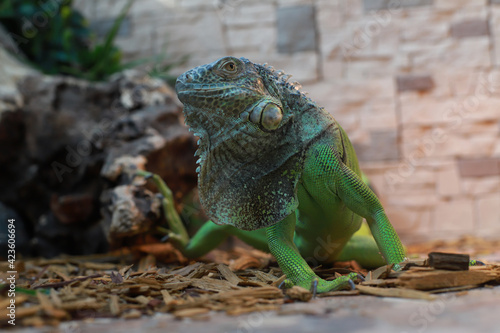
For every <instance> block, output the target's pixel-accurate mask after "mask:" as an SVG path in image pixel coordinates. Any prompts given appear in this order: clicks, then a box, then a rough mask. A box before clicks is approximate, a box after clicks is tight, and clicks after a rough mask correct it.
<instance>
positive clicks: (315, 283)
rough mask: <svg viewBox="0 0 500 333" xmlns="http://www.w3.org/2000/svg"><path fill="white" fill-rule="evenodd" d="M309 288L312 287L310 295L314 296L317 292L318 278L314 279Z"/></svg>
mask: <svg viewBox="0 0 500 333" xmlns="http://www.w3.org/2000/svg"><path fill="white" fill-rule="evenodd" d="M311 289H312V294H313V296H312V297H313V298H316V294H317V292H318V279H314V281H313V283H312V286H311Z"/></svg>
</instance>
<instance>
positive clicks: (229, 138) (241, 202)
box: [141, 57, 405, 292]
mask: <svg viewBox="0 0 500 333" xmlns="http://www.w3.org/2000/svg"><path fill="white" fill-rule="evenodd" d="M176 91H177V95H178V97H179V99H180V101H181V102H182V103H183V104H184V115H185V120H186V123H187V124H188V125H189V127H190V130H192V131H194V133H195V135H196V136H198V137H199V138H200V140H199V141H198V145H199V149H198V151H197V152H196V154H197V155H199V157H200V158H199V160H198V163H199V167H198V169H197V171H198V181H199V184H198V185H199V194H200V201H201V203H202V205H203V207H204V208H205V210H206V213H207V214H208V216H209V217H210V218H211V219H212V221H213V222H215V223H212V222H210V221H209V222H207V223H205V224H204V225H203V226H202V227H201V229H200V230H199V231H198V232H197V233H196V234H195V235H194V237H193V238H192V239H189V236H188V235H187V232H186V231H185V228H184V226H183V224H182V222H181V220H180V219H179V216H178V215H177V212H176V211H175V209H174V206H173V200H172V194H171V192H170V190H169V189H168V187H167V186H166V185H165V184H164V183H163V181H162V180H161V179H160V178H159V177H158V176H153V180H154V181H155V183H156V184H157V185H158V187H159V189H160V191H161V192H162V194H163V196H164V210H165V212H166V215H167V220H168V221H169V227H170V239H171V240H172V241H173V242H174V243H175V245H176V246H177V247H178V248H179V249H180V250H181V251H182V252H183V253H184V254H185V255H186V256H188V257H192V258H194V257H198V256H201V255H203V254H205V253H207V252H208V251H210V250H211V249H213V248H215V247H216V246H217V245H218V244H219V243H220V242H221V241H222V240H223V239H224V238H226V237H227V236H228V235H236V236H237V237H239V238H240V239H242V240H243V241H245V242H246V243H248V244H251V245H253V246H254V247H256V248H258V249H261V250H264V251H270V252H271V253H272V254H273V255H274V256H275V257H276V260H277V261H278V264H279V266H280V267H281V269H282V271H283V273H284V274H286V276H287V281H286V285H287V286H290V285H298V286H302V287H305V288H307V289H309V288H311V287H312V286H313V287H314V288H315V289H316V290H317V292H326V291H330V290H337V289H343V288H346V287H349V286H352V285H353V282H352V279H356V278H358V275H357V274H355V273H351V274H349V275H346V276H342V277H338V278H336V279H335V280H332V281H326V280H323V279H321V278H319V277H318V276H317V275H316V274H315V273H314V272H313V270H312V269H311V268H310V267H309V265H308V263H307V262H308V261H309V262H313V263H315V264H321V263H330V262H332V261H335V260H357V261H358V262H360V263H361V264H362V265H365V266H372V267H373V266H380V265H383V264H385V262H387V263H390V264H395V266H394V267H395V268H396V269H399V264H400V263H401V262H403V261H404V260H405V251H404V249H403V246H402V245H401V242H400V240H399V238H398V235H397V234H396V232H395V231H394V229H393V227H392V225H391V224H390V222H389V220H388V218H387V216H386V214H385V212H384V209H383V208H382V205H381V204H380V202H379V200H378V199H377V197H376V195H375V194H374V193H373V192H372V191H371V190H370V188H369V187H368V186H367V185H366V184H365V183H364V182H363V180H362V174H361V171H360V169H359V166H358V161H357V158H356V154H355V152H354V149H353V147H352V145H351V142H350V141H349V139H348V137H347V135H346V133H345V132H344V130H343V129H342V128H341V127H340V125H339V124H338V123H337V122H336V121H335V119H334V118H333V117H332V116H331V115H330V114H329V113H327V112H326V111H325V110H324V109H323V108H321V107H319V106H318V105H317V104H316V103H314V102H313V101H312V100H311V99H309V98H308V97H306V96H305V95H304V94H303V93H301V92H300V91H299V90H298V88H297V87H296V86H295V85H292V84H289V83H288V82H287V77H286V76H285V75H282V73H280V72H277V71H275V70H273V69H272V68H270V67H266V66H265V65H259V64H254V63H252V62H251V61H249V60H247V59H245V58H240V59H238V58H234V57H225V58H222V59H220V60H218V61H216V62H213V63H211V64H208V65H203V66H199V67H196V68H194V69H191V70H189V71H187V72H185V73H184V74H182V75H180V76H179V78H178V79H177V83H176ZM141 174H142V175H148V173H147V172H142V173H141ZM363 217H364V218H365V219H366V220H367V222H368V226H369V227H370V230H371V233H372V235H373V238H372V237H371V236H369V235H366V236H365V235H358V234H356V235H355V232H356V231H357V230H358V229H360V227H361V225H362V218H363ZM373 239H374V240H373ZM379 252H380V253H381V254H382V256H383V258H385V262H384V260H382V257H381V256H380V253H379Z"/></svg>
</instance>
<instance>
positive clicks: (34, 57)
mask: <svg viewBox="0 0 500 333" xmlns="http://www.w3.org/2000/svg"><path fill="white" fill-rule="evenodd" d="M133 1H134V0H129V1H128V2H127V4H126V5H125V7H124V8H123V10H122V12H121V13H120V15H119V16H118V17H117V19H116V20H115V22H114V24H113V26H112V28H111V29H110V31H109V32H108V34H107V35H106V37H105V38H104V40H103V41H102V42H100V43H92V38H93V34H92V32H91V30H90V29H89V27H88V24H87V21H86V20H85V18H84V17H83V16H82V15H81V14H80V13H79V12H78V11H76V10H74V9H73V8H72V0H65V1H62V0H45V1H33V0H4V1H1V2H0V23H1V24H3V25H4V26H5V28H6V30H7V31H8V32H9V33H10V36H11V37H12V38H13V39H14V41H15V42H16V44H17V45H18V48H19V49H20V50H21V51H22V53H24V55H25V56H26V58H27V59H28V60H29V62H30V63H31V64H32V65H33V66H35V67H36V68H38V69H39V70H41V71H42V72H44V73H47V74H66V75H72V76H76V77H79V78H84V79H87V80H91V81H99V80H105V79H106V78H107V77H108V76H110V75H111V74H113V73H116V72H119V71H122V70H124V69H126V68H130V67H133V66H136V65H138V64H139V63H142V62H144V60H140V61H135V62H131V63H127V64H123V63H122V54H121V52H120V50H119V49H118V48H117V47H116V46H115V45H114V40H115V38H116V35H117V33H118V30H119V28H120V25H121V24H122V22H123V20H124V18H125V17H126V15H127V13H128V10H129V9H130V7H131V5H132V3H133Z"/></svg>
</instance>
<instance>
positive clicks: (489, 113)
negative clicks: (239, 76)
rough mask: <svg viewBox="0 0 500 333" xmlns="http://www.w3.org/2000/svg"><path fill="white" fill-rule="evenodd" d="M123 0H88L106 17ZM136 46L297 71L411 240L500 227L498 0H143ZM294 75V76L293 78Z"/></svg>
mask: <svg viewBox="0 0 500 333" xmlns="http://www.w3.org/2000/svg"><path fill="white" fill-rule="evenodd" d="M124 3H125V1H124V0H119V1H118V0H116V1H113V0H108V1H98V0H77V1H76V4H77V6H78V7H79V8H80V9H81V10H82V11H83V12H85V14H87V16H88V17H90V18H92V22H91V23H92V25H94V26H95V27H96V28H99V29H101V30H102V29H106V26H109V22H110V18H113V17H115V16H116V15H117V13H118V12H119V10H120V9H121V8H122V7H123V5H124ZM119 44H120V46H121V47H122V48H123V49H124V50H125V52H126V55H127V57H128V58H137V57H140V56H148V55H151V54H155V53H159V52H161V51H162V50H164V49H165V47H166V52H167V54H168V55H169V56H172V57H176V56H180V55H184V54H189V55H190V58H189V62H188V63H187V64H186V65H185V66H183V67H182V68H177V69H176V70H175V71H176V73H180V72H182V71H184V70H185V69H187V68H191V67H193V66H196V65H200V64H202V63H207V62H212V61H214V60H216V59H217V58H219V57H222V56H225V55H235V56H245V57H247V58H249V59H250V60H252V61H254V62H267V63H269V64H271V65H273V66H274V67H276V68H280V69H283V70H285V71H286V72H287V73H290V74H292V75H293V76H294V78H293V79H296V80H298V81H299V82H301V83H302V85H303V89H304V90H305V91H308V92H309V95H310V97H311V98H313V99H314V100H316V101H317V102H319V103H320V104H321V105H322V106H324V107H325V108H326V109H327V110H329V111H330V112H331V113H332V114H333V115H334V116H335V117H336V119H337V120H338V121H339V122H340V124H341V125H342V126H343V127H344V129H345V130H346V131H347V133H348V134H349V135H350V138H351V140H352V141H353V143H354V144H355V147H356V150H357V152H358V155H359V158H360V161H361V165H362V168H363V170H364V171H365V172H366V173H367V174H368V175H369V177H370V178H371V180H372V182H373V183H374V185H375V187H376V189H377V191H378V193H379V195H380V197H381V199H382V201H383V204H384V206H385V207H386V210H387V212H388V215H389V217H390V219H391V221H392V222H393V224H394V225H395V227H396V229H397V230H398V232H399V233H400V234H401V236H402V238H404V239H405V240H406V241H407V242H408V241H413V240H422V239H428V238H454V237H458V236H459V235H465V234H474V235H479V236H485V237H491V238H500V134H499V131H500V70H499V68H500V67H499V66H500V1H498V0H490V1H486V0H390V1H389V0H363V1H361V0H337V1H334V0H315V1H312V0H311V1H306V0H295V1H294V0H288V1H287V0H274V1H264V0H255V1H241V0H225V1H222V0H203V1H202V0H186V1H182V0H141V1H137V3H136V4H135V5H134V6H133V8H132V10H131V12H130V13H129V16H128V18H127V21H126V24H125V25H124V27H123V29H122V31H121V35H120V39H119ZM293 79H292V81H293Z"/></svg>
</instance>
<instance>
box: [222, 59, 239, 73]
mask: <svg viewBox="0 0 500 333" xmlns="http://www.w3.org/2000/svg"><path fill="white" fill-rule="evenodd" d="M223 68H224V69H225V70H226V71H228V72H236V64H235V63H234V62H232V61H229V62H227V63H226V64H225V65H224V66H223Z"/></svg>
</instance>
